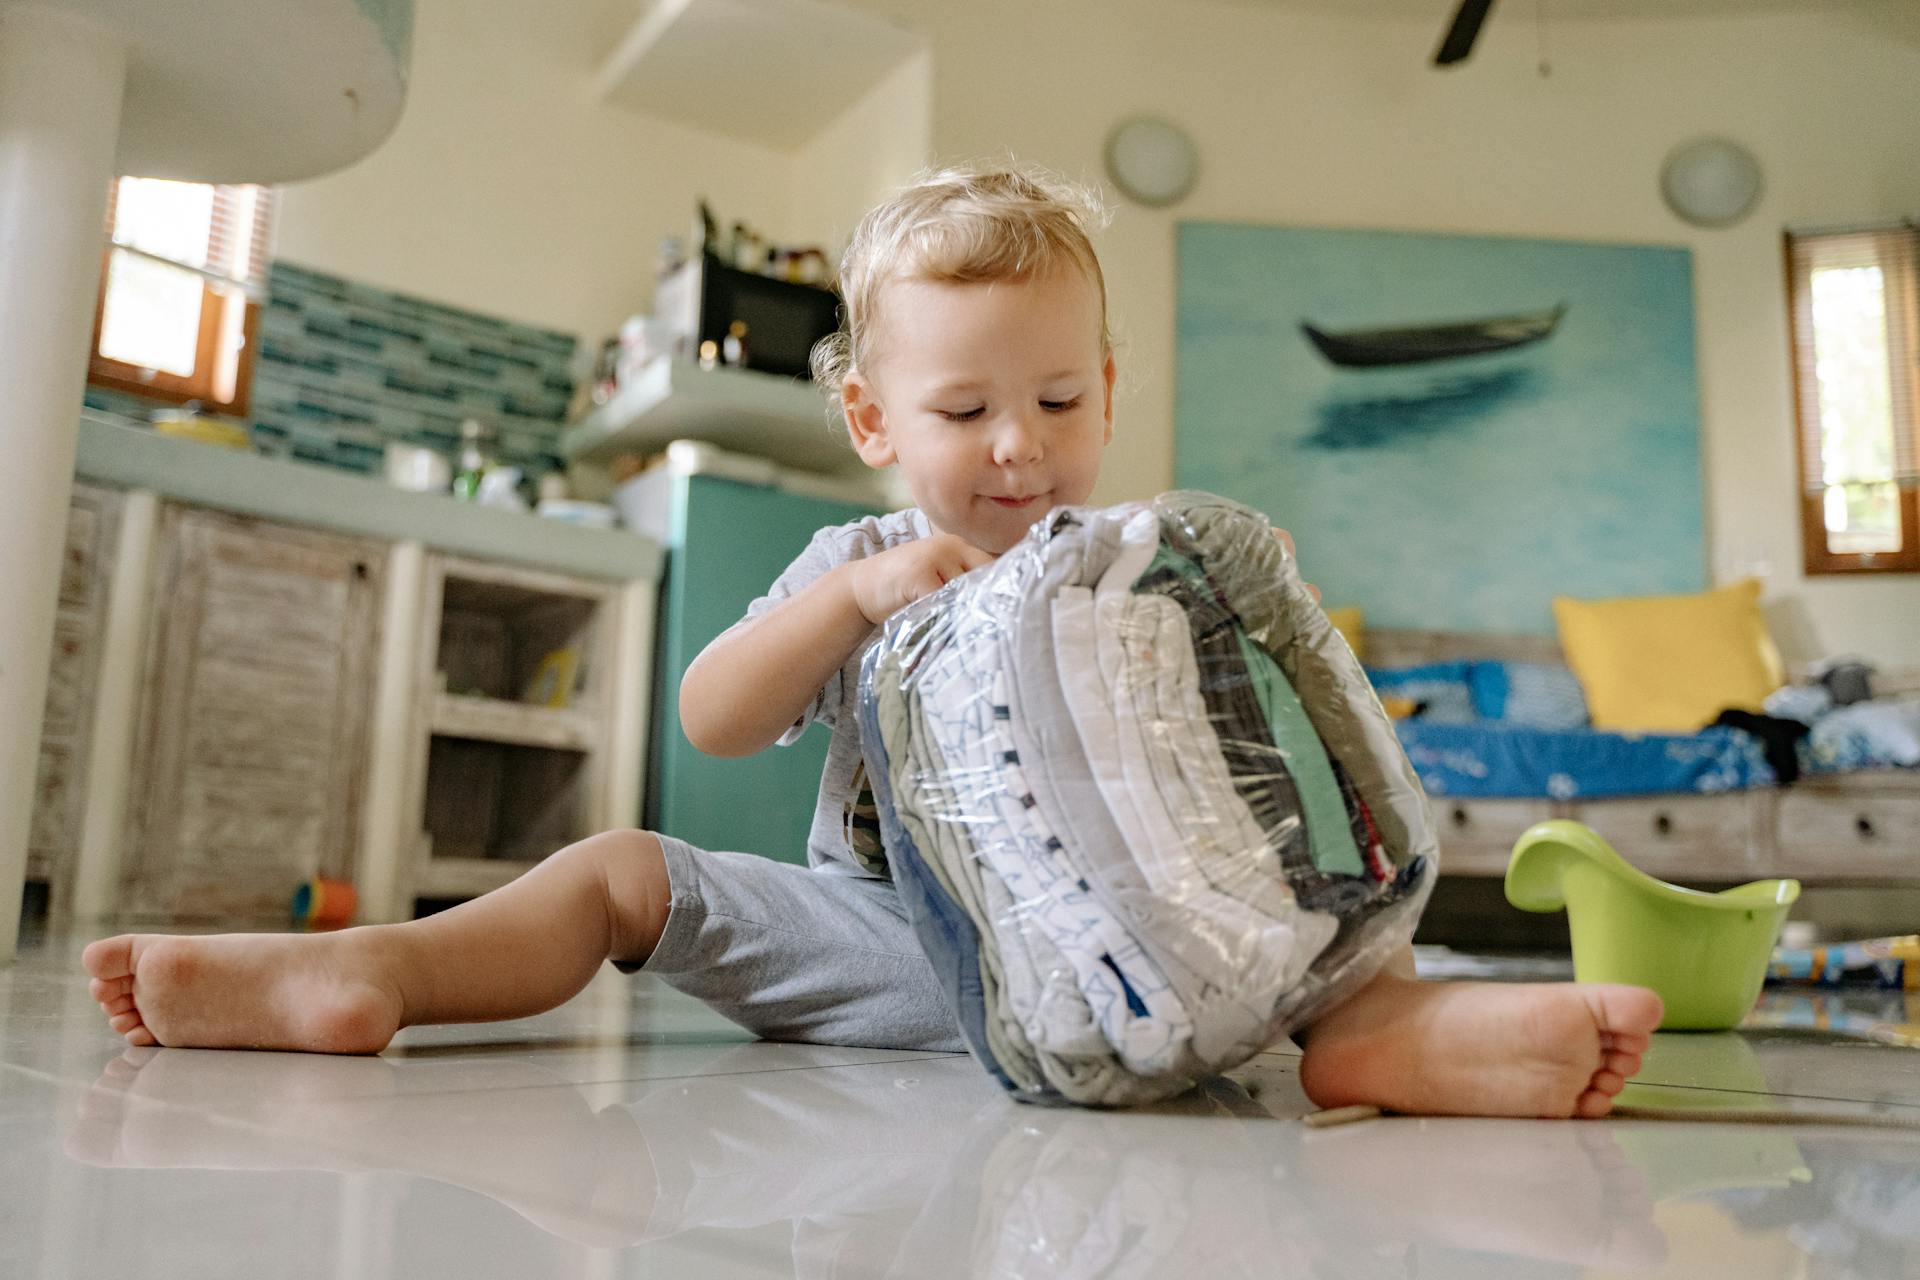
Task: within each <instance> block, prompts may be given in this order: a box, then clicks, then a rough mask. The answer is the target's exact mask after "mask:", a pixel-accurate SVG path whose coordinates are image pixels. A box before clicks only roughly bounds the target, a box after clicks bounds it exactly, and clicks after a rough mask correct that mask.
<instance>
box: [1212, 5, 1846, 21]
mask: <svg viewBox="0 0 1920 1280" xmlns="http://www.w3.org/2000/svg"><path fill="white" fill-rule="evenodd" d="M1190 2H1206V3H1229V4H1241V5H1246V6H1248V7H1250V8H1266V9H1319V10H1322V11H1324V12H1328V13H1343V14H1347V15H1350V16H1362V17H1390V18H1432V19H1434V20H1436V21H1440V22H1444V21H1445V20H1446V19H1447V18H1449V17H1450V16H1452V13H1453V11H1454V9H1455V8H1456V5H1455V4H1454V2H1453V0H1190ZM1542 4H1544V5H1545V6H1546V12H1547V16H1548V17H1549V18H1556V17H1560V18H1629V17H1631V18H1660V17H1676V18H1677V17H1709V16H1714V15H1727V14H1760V13H1790V12H1796V11H1797V12H1801V13H1805V12H1810V11H1817V10H1823V9H1825V10H1832V9H1858V8H1860V7H1862V6H1861V4H1860V3H1859V0H1505V2H1504V3H1496V4H1495V6H1494V14H1495V15H1496V16H1498V15H1499V14H1500V13H1501V12H1502V11H1503V10H1514V11H1519V12H1523V13H1525V14H1526V15H1527V16H1528V17H1531V16H1532V15H1533V13H1534V11H1535V9H1536V8H1537V7H1539V6H1540V5H1542Z"/></svg>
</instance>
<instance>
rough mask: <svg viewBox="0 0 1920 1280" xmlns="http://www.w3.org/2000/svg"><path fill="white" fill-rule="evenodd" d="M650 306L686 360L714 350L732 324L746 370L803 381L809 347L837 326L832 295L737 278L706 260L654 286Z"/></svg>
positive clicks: (749, 276)
mask: <svg viewBox="0 0 1920 1280" xmlns="http://www.w3.org/2000/svg"><path fill="white" fill-rule="evenodd" d="M653 301H654V313H655V314H656V315H657V316H658V317H660V318H661V319H662V320H664V321H666V323H667V324H668V325H669V326H671V328H672V330H673V332H674V333H675V334H676V335H679V336H681V337H684V338H687V339H689V341H688V342H687V344H686V346H687V349H688V353H689V354H692V355H697V354H698V353H699V350H700V346H701V344H702V343H705V342H712V343H713V344H715V346H716V347H718V346H719V344H720V342H721V341H722V340H723V339H724V338H725V337H726V336H727V330H728V329H729V328H730V327H731V326H732V325H733V324H734V323H735V322H736V321H738V322H739V323H741V324H744V325H745V326H746V349H747V359H746V366H747V368H749V369H758V370H759V371H761V372H762V373H777V374H782V375H784V376H786V377H789V378H805V377H807V376H808V375H809V365H808V359H809V357H810V356H811V355H812V353H813V348H814V344H815V343H817V342H819V341H820V340H821V339H822V338H824V337H826V336H827V335H829V334H831V333H833V332H834V331H835V330H836V329H838V328H839V327H840V295H839V294H837V293H835V292H834V291H833V290H831V289H823V288H821V287H820V286H819V285H812V284H796V283H794V282H792V281H790V280H778V279H775V278H774V277H772V276H763V275H760V274H759V273H757V272H753V271H742V270H740V269H739V268H738V267H730V266H728V265H727V264H726V263H724V262H722V261H721V260H720V259H719V258H717V257H715V256H714V255H713V254H711V253H705V254H702V255H700V257H698V258H696V259H694V260H692V261H690V262H688V263H686V264H685V265H684V266H682V267H681V268H680V269H679V270H677V271H675V272H674V273H673V274H672V275H669V276H667V277H665V278H664V279H662V280H661V281H660V285H659V289H658V291H657V292H656V293H655V295H654V300H653Z"/></svg>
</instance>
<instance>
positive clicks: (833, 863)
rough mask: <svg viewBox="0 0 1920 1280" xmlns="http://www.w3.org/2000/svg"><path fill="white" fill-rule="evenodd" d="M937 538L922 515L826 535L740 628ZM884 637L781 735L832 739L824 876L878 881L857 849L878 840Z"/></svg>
mask: <svg viewBox="0 0 1920 1280" xmlns="http://www.w3.org/2000/svg"><path fill="white" fill-rule="evenodd" d="M932 533H933V528H932V526H931V525H929V524H928V523H927V518H926V516H925V515H923V514H922V513H921V512H920V510H919V509H918V508H917V507H908V508H907V509H906V510H904V511H894V512H889V513H888V514H886V515H883V516H867V517H866V518H865V519H861V520H855V521H854V522H853V523H851V524H842V525H833V526H831V527H829V528H825V529H822V530H820V531H819V532H818V533H816V534H814V535H813V540H812V541H810V542H808V543H807V549H806V550H805V551H802V552H801V553H800V555H799V556H798V557H797V558H796V559H795V560H794V562H793V563H792V564H790V565H788V566H787V568H786V571H785V572H783V573H782V574H781V575H780V576H779V577H778V578H776V579H774V582H773V585H772V586H771V587H768V588H767V594H765V595H764V596H761V597H760V598H759V599H758V600H755V601H754V602H753V603H752V604H750V605H748V606H747V613H746V617H744V618H742V619H741V620H740V622H747V621H750V620H751V619H754V618H757V617H759V616H760V615H761V614H764V613H766V612H767V611H768V610H770V609H772V608H774V607H775V606H776V605H779V604H780V603H781V602H783V601H785V600H786V599H788V598H789V597H790V596H793V595H795V594H796V593H798V592H799V591H801V590H802V589H804V588H805V587H807V586H808V585H810V584H812V583H813V582H815V581H817V580H818V579H819V578H821V577H822V576H824V575H825V574H826V573H827V572H828V571H829V570H832V569H836V568H838V567H839V566H841V565H843V564H848V563H850V562H852V561H855V560H862V559H865V558H866V557H868V556H875V555H879V554H880V553H881V552H882V551H887V550H890V549H891V548H894V547H897V546H900V545H902V544H904V543H908V542H912V541H913V540H914V539H916V538H925V537H929V536H931V535H932ZM740 622H737V623H735V624H734V626H739V625H740ZM878 634H879V629H878V628H877V627H876V628H875V629H874V631H873V632H872V633H870V634H869V635H868V636H867V638H866V639H865V640H862V641H861V642H860V646H859V647H858V648H856V649H855V650H854V651H853V656H852V657H850V658H848V659H847V661H846V665H845V666H843V667H841V668H840V669H839V670H838V671H836V672H834V673H833V675H831V676H829V677H828V678H827V683H826V684H825V685H824V686H822V688H821V689H820V692H819V693H817V694H815V695H814V698H813V701H812V702H810V703H808V704H807V708H806V710H804V711H802V712H801V713H800V718H799V719H798V720H796V721H794V723H793V726H792V727H791V728H789V729H788V730H787V731H786V732H785V733H783V734H781V735H780V739H779V741H780V745H781V746H783V747H784V746H787V745H789V744H790V743H793V742H797V741H799V739H800V735H801V734H802V733H804V732H806V729H807V726H808V725H810V724H813V723H815V722H818V723H820V724H824V725H826V726H827V728H828V729H830V730H832V731H833V737H832V739H831V741H829V742H828V744H827V763H826V767H825V768H824V769H822V770H821V772H820V798H819V800H818V801H817V802H816V803H815V805H814V810H813V827H812V830H811V831H809V832H808V834H807V863H808V865H809V866H812V867H814V868H815V869H817V870H822V871H835V872H841V873H843V874H846V875H856V876H859V875H869V874H871V872H870V871H868V870H866V869H863V868H862V866H861V864H860V860H859V859H858V858H856V856H855V852H854V848H855V844H856V843H859V842H862V841H871V840H873V839H875V837H874V835H873V831H874V827H873V824H872V820H871V815H866V816H865V817H864V818H863V816H862V815H861V813H860V812H858V808H859V803H858V802H859V801H860V798H861V794H860V793H861V791H862V790H863V789H864V781H865V773H866V771H865V768H864V766H863V765H862V762H861V756H860V663H861V660H862V659H863V658H865V657H866V655H867V650H868V649H869V648H871V647H872V645H873V641H874V637H875V636H876V635H878ZM863 832H864V833H865V834H864V835H863Z"/></svg>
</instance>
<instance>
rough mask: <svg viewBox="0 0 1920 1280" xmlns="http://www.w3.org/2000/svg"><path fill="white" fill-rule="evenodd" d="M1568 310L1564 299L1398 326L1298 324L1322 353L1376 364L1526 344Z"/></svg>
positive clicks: (1341, 361) (1337, 360) (1346, 362)
mask: <svg viewBox="0 0 1920 1280" xmlns="http://www.w3.org/2000/svg"><path fill="white" fill-rule="evenodd" d="M1566 313H1567V307H1566V304H1565V303H1561V304H1560V305H1559V306H1557V307H1554V308H1553V309H1552V310H1551V311H1535V312H1530V313H1528V314H1525V315H1512V316H1492V317H1489V318H1487V319H1483V320H1458V321H1452V322H1449V323H1445V324H1427V325H1414V326H1409V327H1406V328H1398V329H1345V330H1342V331H1340V332H1338V333H1329V332H1327V331H1326V330H1324V329H1317V328H1315V327H1314V326H1313V325H1310V324H1307V323H1305V322H1304V321H1303V322H1302V323H1301V325H1300V328H1301V330H1302V331H1303V332H1304V333H1305V334H1306V335H1307V340H1308V341H1309V342H1311V343H1313V345H1314V347H1315V348H1317V349H1318V350H1319V352H1320V354H1321V355H1323V356H1325V357H1326V358H1327V359H1328V360H1329V361H1331V362H1333V363H1334V364H1337V365H1340V366H1341V367H1342V368H1347V369H1377V368H1382V367H1386V366H1391V365H1403V364H1426V363H1428V362H1429V361H1434V360H1454V359H1458V358H1459V357H1461V356H1480V355H1487V354H1489V353H1491V352H1495V351H1511V350H1513V349H1514V348H1516V347H1524V346H1528V345H1530V344H1531V343H1535V342H1540V341H1542V340H1543V339H1546V338H1549V337H1551V336H1552V335H1553V331H1554V330H1555V329H1556V328H1558V327H1559V324H1560V318H1561V317H1562V316H1564V315H1565V314H1566Z"/></svg>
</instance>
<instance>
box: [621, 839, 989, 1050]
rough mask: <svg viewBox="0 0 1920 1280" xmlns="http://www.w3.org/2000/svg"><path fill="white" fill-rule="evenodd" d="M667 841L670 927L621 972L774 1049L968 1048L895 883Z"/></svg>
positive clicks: (663, 842)
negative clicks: (781, 1043) (646, 977)
mask: <svg viewBox="0 0 1920 1280" xmlns="http://www.w3.org/2000/svg"><path fill="white" fill-rule="evenodd" d="M656 834H657V833H656ZM659 839H660V848H661V849H662V851H664V852H665V854H666V860H667V879H668V881H669V883H670V884H671V885H672V889H673V898H672V903H671V906H670V908H669V910H668V913H667V926H666V929H665V930H664V931H663V932H662V933H661V935H660V943H659V945H658V946H656V947H655V948H654V949H653V954H652V955H651V956H649V957H648V958H647V959H646V961H645V962H644V963H643V964H638V965H635V964H620V965H619V966H618V967H619V968H620V969H622V970H623V971H626V972H629V973H631V972H633V971H635V970H636V969H637V970H639V971H641V972H644V973H651V974H655V975H657V976H658V977H659V978H660V980H661V981H663V982H665V983H666V984H667V985H668V986H670V987H673V988H674V989H676V990H678V991H684V992H685V993H686V994H688V995H690V996H693V997H694V998H695V999H697V1000H700V1001H703V1002H704V1003H706V1004H707V1005H708V1006H710V1007H711V1008H713V1009H714V1010H716V1011H717V1012H719V1013H720V1014H722V1015H724V1016H725V1017H727V1018H729V1019H731V1020H732V1021H734V1022H737V1023H739V1024H740V1025H741V1026H743V1027H745V1028H746V1029H747V1030H749V1031H751V1032H754V1033H755V1034H756V1035H760V1036H764V1037H766V1038H767V1039H769V1040H806V1041H811V1042H813V1043H816V1044H840V1045H859V1046H862V1047H867V1048H881V1049H928V1050H943V1051H950V1052H954V1053H964V1052H965V1051H966V1045H965V1044H964V1043H963V1042H962V1041H961V1039H960V1033H959V1031H958V1029H957V1028H956V1026H955V1024H954V1018H953V1014H952V1013H951V1012H950V1011H949V1009H948V1007H947V998H946V996H945V994H943V993H942V991H941V990H940V984H939V982H938V981H937V980H936V979H935V978H934V975H933V966H932V965H930V964H929V963H928V962H927V958H926V956H925V955H923V954H922V953H921V951H920V944H919V943H918V942H916V941H915V940H914V936H913V928H912V926H911V925H909V924H908V923H907V912H906V907H905V906H904V905H902V903H901V901H900V895H899V893H898V892H897V891H896V890H895V889H894V887H893V885H892V884H891V883H890V882H888V881H885V880H873V879H867V878H864V877H861V876H854V875H844V874H840V873H838V872H833V871H814V870H810V869H808V868H806V867H800V866H794V865H792V864H790V863H785V862H774V861H772V860H770V859H767V858H762V857H757V856H755V855H754V854H750V853H710V852H708V851H706V850H704V849H696V848H694V847H693V846H692V845H690V844H688V843H686V842H685V841H684V840H676V839H674V838H673V837H672V836H667V835H662V836H660V837H659Z"/></svg>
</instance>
